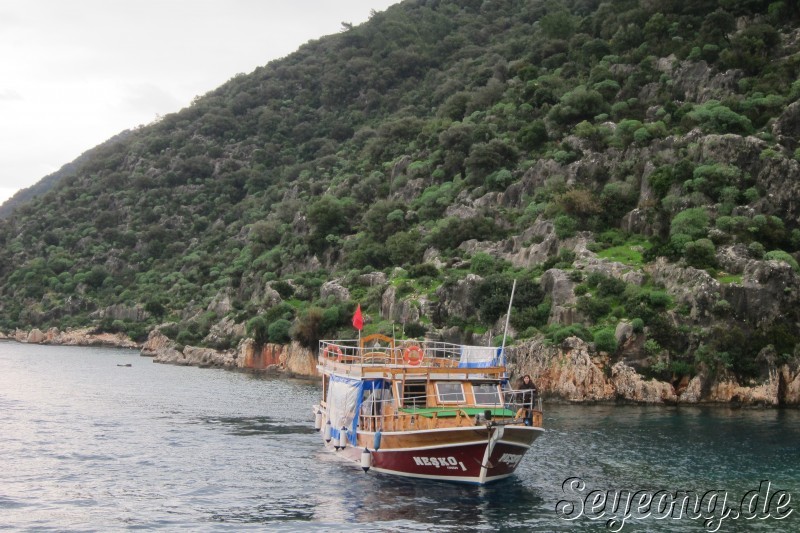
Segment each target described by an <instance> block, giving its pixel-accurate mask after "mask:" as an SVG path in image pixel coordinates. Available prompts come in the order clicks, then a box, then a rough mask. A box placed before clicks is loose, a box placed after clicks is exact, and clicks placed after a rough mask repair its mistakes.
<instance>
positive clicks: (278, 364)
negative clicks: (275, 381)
mask: <svg viewBox="0 0 800 533" xmlns="http://www.w3.org/2000/svg"><path fill="white" fill-rule="evenodd" d="M237 362H238V363H240V366H239V368H245V369H249V370H266V371H274V372H288V373H290V374H293V375H298V376H309V377H311V376H316V375H317V367H316V365H317V359H316V355H315V354H314V353H312V352H311V350H308V349H307V348H304V347H303V346H301V345H300V344H299V343H297V342H292V343H291V344H265V345H263V346H261V347H258V346H257V345H256V343H255V341H253V339H245V340H244V341H242V343H241V344H240V345H239V357H238V358H237Z"/></svg>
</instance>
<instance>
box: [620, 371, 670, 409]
mask: <svg viewBox="0 0 800 533" xmlns="http://www.w3.org/2000/svg"><path fill="white" fill-rule="evenodd" d="M611 383H612V384H613V386H614V389H615V390H616V392H617V397H618V398H621V399H625V400H628V401H632V402H638V403H674V402H676V401H677V400H678V397H677V395H676V394H675V389H674V388H673V387H672V385H671V384H669V383H666V382H664V381H658V380H655V379H650V380H645V379H644V378H643V377H642V376H641V375H640V374H638V373H637V372H636V371H635V370H634V369H633V368H631V367H629V366H628V365H626V364H625V363H624V362H622V361H619V362H618V363H616V364H614V366H612V367H611Z"/></svg>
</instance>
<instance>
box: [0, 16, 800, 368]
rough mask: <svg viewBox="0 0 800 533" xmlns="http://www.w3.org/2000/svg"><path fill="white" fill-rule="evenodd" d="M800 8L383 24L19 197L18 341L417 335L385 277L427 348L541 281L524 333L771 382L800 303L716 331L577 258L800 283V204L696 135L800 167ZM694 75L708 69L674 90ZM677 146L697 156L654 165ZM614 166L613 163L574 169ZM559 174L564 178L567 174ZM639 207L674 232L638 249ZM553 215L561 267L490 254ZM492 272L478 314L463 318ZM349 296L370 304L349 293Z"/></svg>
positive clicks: (285, 64) (642, 240) (664, 297)
mask: <svg viewBox="0 0 800 533" xmlns="http://www.w3.org/2000/svg"><path fill="white" fill-rule="evenodd" d="M798 17H800V12H799V11H798V8H797V4H796V3H795V2H791V1H761V0H746V1H742V0H740V1H734V0H721V1H708V0H705V1H703V0H699V1H695V2H680V1H661V2H645V1H641V2H640V1H634V0H613V1H600V0H551V1H529V0H525V1H522V0H510V1H503V2H500V1H492V0H486V1H483V0H462V1H458V2H456V1H447V0H416V1H411V0H410V1H406V2H403V3H401V4H398V5H396V6H394V7H392V8H390V9H388V10H387V11H385V12H382V13H374V14H373V16H372V17H371V19H370V20H369V21H368V22H367V23H365V24H363V25H361V26H357V27H352V28H351V27H349V26H345V27H344V28H343V31H342V32H341V33H339V34H337V35H332V36H328V37H325V38H322V39H320V40H318V41H314V42H310V43H308V44H306V45H304V46H303V47H301V48H300V49H299V50H298V51H297V52H295V53H294V54H292V55H290V56H288V57H286V58H285V59H282V60H279V61H274V62H272V63H270V64H268V65H266V66H264V67H259V68H257V69H256V70H255V71H254V72H253V73H251V74H248V75H239V76H236V77H235V78H233V79H231V80H230V81H229V82H227V83H226V84H224V85H223V86H221V87H220V88H218V89H216V90H214V91H212V92H210V93H208V94H206V95H204V96H202V97H199V98H197V99H196V101H195V102H193V104H192V105H191V106H190V107H188V108H186V109H183V110H181V111H179V112H177V113H174V114H171V115H167V116H165V117H163V118H162V119H161V120H160V121H158V122H157V123H154V124H151V125H148V126H146V127H142V128H140V129H138V130H135V131H133V132H130V134H128V135H126V136H123V137H122V138H121V139H119V140H118V141H117V142H114V143H107V144H106V145H104V146H103V147H101V148H98V149H97V150H95V151H94V152H93V153H92V155H91V157H90V158H89V159H88V160H84V161H82V162H81V164H80V165H79V168H78V170H77V171H76V172H75V173H74V174H70V175H68V176H66V177H64V178H63V179H62V180H61V181H60V182H59V183H58V184H57V185H56V186H55V187H54V188H53V189H51V190H50V191H49V192H47V193H46V194H43V195H41V196H39V197H37V198H35V199H33V200H32V201H30V202H28V203H26V204H24V205H23V206H21V207H19V208H17V209H16V211H15V212H14V213H13V214H12V215H11V216H9V217H7V218H6V219H5V220H3V221H2V222H1V223H0V329H5V330H8V329H13V328H15V327H23V328H27V327H34V326H36V327H40V328H44V327H51V326H58V327H62V328H63V327H69V326H84V325H93V326H96V327H98V328H100V329H102V330H106V331H125V332H127V333H129V334H130V335H131V336H133V337H136V338H143V337H144V336H146V333H147V331H148V330H149V329H151V328H152V327H154V326H155V325H157V324H166V325H165V326H164V327H163V331H164V332H165V333H167V334H169V335H171V336H172V337H173V338H175V339H176V340H177V341H178V342H180V343H181V344H198V343H206V344H213V345H216V346H218V347H226V346H230V345H233V344H235V343H236V342H237V341H238V339H237V338H236V336H235V335H231V334H228V335H227V336H226V335H222V337H220V336H219V335H215V336H208V334H209V332H210V331H211V330H212V329H213V328H214V326H215V325H217V324H219V323H220V322H221V321H222V320H223V319H226V318H227V319H229V320H230V321H231V322H233V323H238V324H246V329H247V334H249V335H250V336H253V337H255V338H256V340H258V341H259V342H267V341H273V342H286V341H288V340H289V339H290V338H294V339H296V340H300V341H301V342H304V343H307V344H313V342H315V340H316V339H319V338H320V337H322V336H326V335H333V334H335V333H336V332H337V330H339V329H342V328H344V329H346V328H347V324H348V320H349V317H350V316H351V314H352V310H353V308H354V307H355V304H356V302H359V303H361V305H362V307H363V308H364V309H365V311H366V313H367V314H368V317H369V320H368V325H367V328H368V329H370V330H375V331H385V332H391V331H392V327H393V325H392V323H391V321H390V320H389V317H387V316H385V314H384V316H383V318H381V316H382V315H381V312H380V309H381V305H382V298H383V296H384V294H385V290H386V285H382V284H378V285H376V284H374V283H373V282H372V281H370V280H372V279H374V278H373V277H371V276H370V274H372V273H376V272H383V273H384V274H385V275H386V276H387V280H388V281H387V283H388V286H389V287H391V288H392V289H393V290H394V291H395V294H396V297H397V298H398V299H399V300H402V301H405V302H407V303H408V304H409V305H410V306H411V307H415V308H416V309H418V310H421V311H422V312H421V313H416V314H414V313H412V315H413V319H410V320H408V321H406V323H405V324H403V328H404V332H405V334H407V335H412V336H416V335H421V334H424V333H425V331H426V330H432V329H434V328H437V329H441V328H446V327H458V328H459V329H460V330H461V331H464V332H472V333H484V332H486V331H489V330H491V331H493V332H496V328H495V329H492V328H493V327H494V326H495V324H496V322H497V321H498V320H500V319H501V317H502V316H503V315H504V313H505V306H506V305H507V297H508V293H509V291H510V287H511V282H512V279H514V278H516V279H518V280H519V284H520V285H519V287H518V295H517V299H516V305H515V311H514V313H513V314H512V317H511V322H512V326H513V328H514V330H515V332H516V335H517V338H530V337H534V336H538V335H542V336H545V337H546V338H548V339H550V340H551V341H552V342H560V341H561V340H563V339H564V338H565V337H566V336H568V335H578V336H580V337H582V338H585V339H586V340H589V341H593V342H595V343H596V345H597V347H598V348H599V349H602V350H604V351H608V352H611V353H614V352H615V351H616V350H617V349H618V348H619V347H618V346H617V341H616V339H615V337H614V328H615V327H616V325H617V323H618V322H619V320H621V319H626V320H628V321H630V322H631V324H632V325H633V329H634V331H637V332H646V334H647V335H646V336H647V341H646V343H645V345H644V347H643V350H644V351H645V352H646V354H648V356H649V357H650V358H651V360H652V363H653V364H652V366H651V368H652V369H653V370H652V371H653V372H655V373H659V372H661V373H669V372H677V373H679V374H687V373H688V374H691V373H693V372H695V371H696V369H697V366H698V365H701V364H702V365H706V366H707V367H711V368H717V367H718V368H720V369H729V370H732V371H733V372H735V373H736V374H737V375H738V376H740V377H743V378H746V377H748V376H751V375H753V374H754V373H755V372H756V370H755V363H754V359H755V356H756V354H758V353H759V351H761V350H762V348H764V347H765V346H766V345H768V344H773V345H774V346H775V348H776V350H777V353H778V355H779V356H780V357H789V356H790V355H791V354H793V353H794V351H795V345H796V344H797V343H798V340H799V337H800V334H798V330H797V310H794V311H792V310H787V313H786V315H785V317H784V319H782V320H781V321H776V322H772V323H770V324H767V325H759V324H757V323H755V322H753V321H748V320H747V319H743V318H735V317H731V316H729V314H728V313H726V308H725V305H726V304H727V305H728V306H729V307H730V304H728V302H725V300H720V301H717V302H716V303H715V305H716V308H715V311H714V312H715V315H716V319H715V320H716V321H715V320H711V321H708V320H706V321H702V322H700V321H692V320H691V319H690V317H688V313H686V312H683V310H681V309H680V308H679V306H676V304H675V302H674V300H673V298H672V297H671V296H670V294H668V292H667V291H666V290H665V288H664V287H663V286H659V285H658V284H657V283H654V282H653V280H652V279H650V278H649V277H648V276H645V277H644V279H643V281H642V282H641V283H628V282H625V281H623V280H622V279H620V278H619V277H614V276H609V275H602V274H599V273H587V272H584V271H583V270H581V269H580V268H577V266H576V265H577V263H576V251H575V248H574V246H572V247H570V246H567V245H566V244H565V243H569V242H571V241H570V239H573V240H574V239H575V238H577V237H582V238H584V239H588V240H589V241H590V242H589V250H591V251H593V252H595V253H597V254H598V255H599V256H600V257H606V258H608V259H609V260H612V259H613V260H617V261H620V262H622V263H624V264H626V265H628V266H630V267H631V268H633V269H641V268H643V267H644V266H645V265H647V264H650V263H652V262H653V261H655V260H656V258H657V257H667V258H668V260H669V261H671V262H678V263H679V264H681V265H687V266H692V267H695V268H697V269H704V270H706V271H707V272H709V273H711V275H712V277H719V278H722V276H725V275H726V274H725V273H721V272H719V271H718V268H719V265H718V264H717V259H716V254H717V252H718V250H719V247H720V246H721V245H730V244H735V243H741V244H743V245H745V246H746V247H747V249H748V251H749V253H750V254H751V257H752V258H754V259H764V258H767V259H770V258H772V259H779V260H785V261H788V262H789V263H790V264H792V265H793V266H794V267H795V268H797V262H796V258H797V253H798V250H800V228H798V214H800V213H799V212H798V208H797V206H796V205H795V204H791V205H790V206H789V207H787V205H783V204H779V203H776V202H772V203H771V202H770V201H766V200H765V198H766V194H767V191H766V190H765V188H764V187H763V186H760V185H759V183H757V180H756V179H755V176H754V175H753V174H752V169H751V168H748V167H747V166H746V165H744V164H743V163H742V162H741V161H737V160H734V159H729V160H719V158H716V159H715V158H713V157H710V156H708V155H707V154H702V153H701V154H699V155H698V153H697V151H696V150H695V151H693V150H692V145H691V143H688V144H689V146H688V148H687V147H686V145H685V144H681V142H679V141H677V140H676V139H684V138H686V137H687V136H689V137H691V136H694V137H693V138H695V139H696V138H697V137H698V136H703V135H716V134H732V135H735V136H738V137H747V136H752V137H753V138H754V139H757V140H758V141H759V142H762V143H764V146H765V148H764V149H763V151H762V152H761V158H762V159H765V160H792V159H797V158H799V157H800V152H795V149H796V148H797V146H795V144H794V143H795V140H796V137H792V136H787V137H786V138H782V139H779V138H778V137H777V136H776V135H775V134H774V128H773V126H774V124H775V119H776V117H778V116H779V115H780V114H781V113H782V112H783V111H784V109H785V108H786V107H787V106H788V105H789V104H791V103H792V102H794V101H796V100H797V99H798V97H800V82H797V81H796V80H797V78H798V76H797V74H798V64H800V44H798V39H797V31H796V30H797V22H798ZM677 66H681V68H682V69H683V70H681V72H687V71H689V72H694V71H693V70H692V69H693V68H695V70H696V71H697V72H699V74H696V76H698V77H696V78H691V77H689V78H688V79H673V78H672V77H671V75H670V73H672V72H677V70H676V67H677ZM703 73H708V76H707V77H705V78H704V77H702V76H703V75H705V74H703ZM731 73H735V75H733V74H731ZM687 76H688V75H687ZM709 76H710V77H709ZM725 76H728V77H725ZM701 89H703V90H701ZM670 139H672V140H673V141H670ZM670 142H672V144H673V145H675V146H679V147H680V148H676V149H675V150H674V151H673V152H672V153H670V155H669V156H664V157H661V156H659V157H653V158H652V159H650V160H647V161H645V160H642V159H640V158H639V157H638V156H637V154H639V153H650V152H646V150H648V149H651V148H652V147H654V146H666V145H667V144H669V143H670ZM643 150H644V151H645V152H641V151H643ZM653 151H654V152H656V153H657V150H653ZM626 154H627V155H626ZM598 157H601V159H602V157H605V158H607V159H605V161H607V162H608V161H611V162H609V163H607V164H603V163H602V162H601V164H597V165H595V166H594V167H592V166H591V165H585V166H582V167H581V168H590V169H593V170H592V171H591V172H583V171H581V172H579V173H578V175H577V177H576V176H574V175H573V174H574V172H573V173H571V172H570V171H569V170H568V169H570V168H573V167H574V165H582V164H584V163H586V162H587V161H591V160H593V158H594V159H597V158H598ZM543 165H544V166H546V167H547V168H549V169H555V170H553V171H552V172H550V173H549V174H548V175H547V176H546V179H541V180H540V179H538V178H537V176H539V173H538V172H539V170H540V169H541V168H544V167H543ZM570 165H573V167H571V166H570ZM648 165H651V166H652V168H648ZM645 189H646V190H647V191H648V192H647V193H646V194H643V192H642V191H643V190H645ZM634 209H639V210H640V211H642V212H644V214H645V215H646V218H647V219H648V220H649V221H650V222H648V223H647V224H643V225H639V226H638V227H637V228H635V229H634V232H633V233H631V232H630V225H628V226H626V225H625V224H623V221H624V220H626V216H627V215H628V214H629V213H630V212H631V211H632V210H634ZM787 209H788V211H787ZM543 222H550V223H552V225H553V228H554V232H555V235H556V236H557V238H558V240H559V243H560V244H559V245H558V246H557V247H556V249H555V251H554V252H553V253H552V254H550V255H549V256H548V257H547V258H546V259H544V260H542V261H537V262H524V261H516V260H514V259H513V258H512V257H510V256H508V257H506V256H504V255H503V254H501V253H493V252H491V251H489V250H490V249H491V246H488V247H484V248H481V247H480V246H479V247H478V248H477V249H476V248H474V247H472V248H470V246H469V245H468V244H469V243H474V242H475V241H477V242H478V243H479V244H480V243H484V244H486V243H488V244H489V245H490V244H492V243H495V244H496V243H503V242H511V241H513V240H514V239H517V240H525V239H527V240H528V242H526V243H524V244H526V245H530V244H532V243H533V244H535V242H536V241H537V239H538V240H541V238H542V237H541V235H540V234H537V233H535V232H534V233H531V232H530V228H531V227H533V226H534V225H536V224H537V223H543ZM625 228H627V229H625ZM585 232H590V233H585ZM551 268H558V269H561V270H564V271H566V272H568V273H569V277H570V279H571V280H572V281H573V282H574V283H575V284H576V287H575V296H576V298H577V303H576V304H575V309H576V311H577V313H578V316H579V317H581V319H580V320H579V321H577V322H575V323H570V324H564V323H558V322H557V321H556V323H553V321H552V320H548V318H549V317H550V316H551V301H550V299H549V297H548V295H547V294H546V293H545V292H544V291H543V290H542V288H541V287H540V284H539V280H540V278H541V276H542V275H543V274H544V273H545V272H546V271H547V270H548V269H551ZM467 274H475V275H476V276H478V278H476V279H478V281H477V282H476V287H475V289H474V290H473V292H472V297H471V301H470V303H471V305H472V306H473V307H474V310H475V312H474V313H466V314H462V315H461V316H459V314H458V313H454V312H444V311H443V309H446V306H444V305H441V306H437V305H435V304H436V303H437V302H439V301H440V300H442V299H444V298H446V296H447V295H448V294H450V292H451V291H452V290H453V288H454V287H455V286H456V285H457V284H458V283H459V282H460V281H462V280H464V279H465V277H466V276H467ZM331 279H337V280H339V283H340V284H341V285H342V286H344V287H346V288H347V289H348V290H349V298H345V299H342V298H338V297H336V295H331V294H329V293H328V294H326V295H325V296H323V291H321V287H322V286H323V284H324V283H325V282H326V281H328V280H331ZM731 281H732V280H731V279H723V282H731ZM733 281H734V282H735V280H733ZM723 302H724V303H723ZM670 317H678V318H677V319H672V318H670ZM681 317H684V318H685V320H683V321H682V322H681V323H676V320H678V321H679V322H680V321H681V320H682V319H681ZM729 319H730V320H734V321H735V327H733V328H731V327H726V326H724V325H723V324H724V321H725V320H729ZM548 322H550V324H549V325H548ZM204 339H205V341H204ZM211 339H213V340H211ZM220 339H221V340H220Z"/></svg>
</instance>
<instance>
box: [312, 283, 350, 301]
mask: <svg viewBox="0 0 800 533" xmlns="http://www.w3.org/2000/svg"><path fill="white" fill-rule="evenodd" d="M319 294H320V297H321V298H322V299H323V300H326V299H328V298H333V300H335V301H336V302H346V301H348V300H349V299H350V291H349V290H347V288H346V287H344V286H343V285H342V284H341V283H340V282H339V281H338V280H331V281H326V282H325V283H323V284H322V287H320V289H319Z"/></svg>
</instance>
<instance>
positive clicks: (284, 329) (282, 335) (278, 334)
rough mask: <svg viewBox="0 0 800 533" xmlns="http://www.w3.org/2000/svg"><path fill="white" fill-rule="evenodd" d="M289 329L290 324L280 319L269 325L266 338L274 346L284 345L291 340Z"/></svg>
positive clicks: (290, 327)
mask: <svg viewBox="0 0 800 533" xmlns="http://www.w3.org/2000/svg"><path fill="white" fill-rule="evenodd" d="M291 329H292V323H291V322H289V321H288V320H286V319H284V318H280V319H278V320H276V321H275V322H273V323H271V324H270V325H269V327H268V328H267V338H268V339H269V342H272V343H275V344H286V343H288V342H289V341H290V340H291V335H290V331H291Z"/></svg>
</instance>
